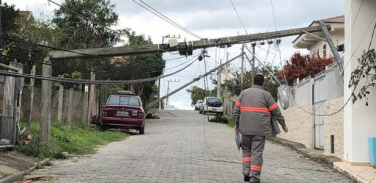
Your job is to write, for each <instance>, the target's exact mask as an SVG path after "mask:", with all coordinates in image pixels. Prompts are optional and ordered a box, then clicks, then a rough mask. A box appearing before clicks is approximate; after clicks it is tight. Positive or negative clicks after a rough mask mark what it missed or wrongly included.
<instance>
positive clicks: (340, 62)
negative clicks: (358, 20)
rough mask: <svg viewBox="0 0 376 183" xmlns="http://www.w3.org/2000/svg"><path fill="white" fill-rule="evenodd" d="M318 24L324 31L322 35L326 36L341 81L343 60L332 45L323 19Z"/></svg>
mask: <svg viewBox="0 0 376 183" xmlns="http://www.w3.org/2000/svg"><path fill="white" fill-rule="evenodd" d="M320 26H321V28H322V31H323V32H324V36H325V38H326V41H327V42H328V44H329V47H330V49H331V50H332V53H333V55H334V58H335V60H336V62H337V64H338V68H339V72H340V73H342V74H341V76H342V81H343V65H342V64H343V61H342V59H341V57H340V56H339V54H338V50H337V47H336V46H335V45H334V43H333V40H332V38H331V37H330V33H329V31H328V29H327V28H326V26H325V23H324V21H320Z"/></svg>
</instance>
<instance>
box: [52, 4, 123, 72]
mask: <svg viewBox="0 0 376 183" xmlns="http://www.w3.org/2000/svg"><path fill="white" fill-rule="evenodd" d="M62 6H64V7H66V8H60V9H58V10H57V11H56V12H55V16H54V18H53V19H52V23H53V24H55V25H56V27H57V28H58V29H60V30H61V31H62V33H63V35H65V36H63V37H60V39H59V47H62V48H64V49H86V48H102V47H112V46H114V45H115V44H116V43H117V42H118V41H120V40H121V37H122V36H124V35H125V33H126V32H127V31H128V30H126V29H119V30H112V29H110V28H109V27H112V26H116V25H117V23H118V15H117V14H116V13H115V10H114V8H115V5H113V4H111V3H110V1H109V0H85V1H83V0H65V2H64V3H63V4H62ZM77 13H79V15H77ZM109 61H110V58H95V59H93V58H91V59H69V60H65V61H61V60H59V61H54V62H53V63H56V64H61V63H62V62H64V64H65V66H66V67H65V68H57V67H54V68H53V69H54V70H53V73H54V75H59V74H63V73H69V72H71V70H72V68H76V69H80V70H89V69H93V70H95V71H96V72H102V71H103V69H102V68H103V67H104V66H105V65H106V63H108V62H109ZM89 73H90V72H85V73H83V74H84V76H83V77H84V78H89V75H90V74H89ZM106 79H107V78H106Z"/></svg>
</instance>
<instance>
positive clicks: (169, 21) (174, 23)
mask: <svg viewBox="0 0 376 183" xmlns="http://www.w3.org/2000/svg"><path fill="white" fill-rule="evenodd" d="M133 2H135V3H136V4H138V5H139V6H141V7H143V8H144V9H146V10H148V11H149V12H151V13H153V14H154V15H156V16H157V17H159V18H161V19H162V20H164V21H166V22H167V23H169V24H171V25H173V26H175V27H176V28H178V29H180V30H182V31H184V32H186V33H188V34H190V35H192V36H194V37H196V38H199V39H202V38H201V37H200V36H198V35H197V34H195V33H193V32H191V31H190V30H188V29H186V28H184V27H183V26H181V25H179V24H178V23H176V22H174V21H173V20H171V19H170V18H168V17H167V16H165V15H163V14H162V13H160V12H159V11H157V10H156V9H154V8H153V7H151V6H150V5H148V4H147V3H145V2H143V1H142V0H140V2H141V3H143V4H144V5H146V6H147V7H145V6H144V5H142V4H140V3H138V2H136V1H135V0H133Z"/></svg>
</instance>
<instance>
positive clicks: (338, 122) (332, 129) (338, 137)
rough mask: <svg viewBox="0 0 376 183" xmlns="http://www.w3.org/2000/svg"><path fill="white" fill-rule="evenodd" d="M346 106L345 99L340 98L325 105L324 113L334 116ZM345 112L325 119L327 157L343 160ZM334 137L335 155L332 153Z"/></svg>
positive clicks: (325, 149) (325, 150)
mask: <svg viewBox="0 0 376 183" xmlns="http://www.w3.org/2000/svg"><path fill="white" fill-rule="evenodd" d="M343 104H344V101H343V98H339V99H336V100H332V101H327V102H325V103H324V105H323V107H324V109H323V110H324V113H325V114H332V113H333V112H336V111H338V109H340V108H341V107H342V106H343ZM343 115H344V114H343V110H342V111H340V112H339V113H337V114H335V115H332V116H325V117H324V125H325V127H324V129H325V147H324V152H325V154H327V155H334V156H337V157H339V158H343V146H344V145H343ZM331 135H334V153H331V142H330V136H331Z"/></svg>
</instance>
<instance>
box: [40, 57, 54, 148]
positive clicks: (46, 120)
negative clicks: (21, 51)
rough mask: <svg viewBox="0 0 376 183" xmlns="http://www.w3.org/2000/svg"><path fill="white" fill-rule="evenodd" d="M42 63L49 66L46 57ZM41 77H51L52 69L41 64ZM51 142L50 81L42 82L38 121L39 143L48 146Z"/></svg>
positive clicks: (48, 60)
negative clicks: (39, 119) (39, 117)
mask: <svg viewBox="0 0 376 183" xmlns="http://www.w3.org/2000/svg"><path fill="white" fill-rule="evenodd" d="M44 63H47V64H51V61H50V58H49V57H47V58H45V60H44ZM42 75H43V76H46V77H51V76H52V67H51V66H50V65H46V64H43V66H42ZM50 140H51V81H47V80H43V81H42V114H41V121H40V142H41V143H42V144H49V143H50Z"/></svg>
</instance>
